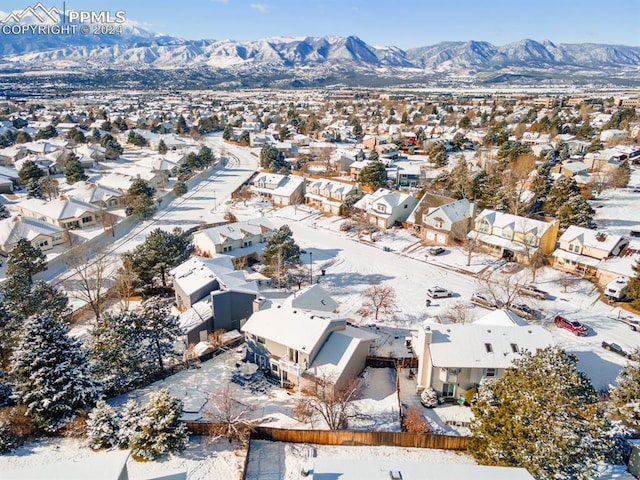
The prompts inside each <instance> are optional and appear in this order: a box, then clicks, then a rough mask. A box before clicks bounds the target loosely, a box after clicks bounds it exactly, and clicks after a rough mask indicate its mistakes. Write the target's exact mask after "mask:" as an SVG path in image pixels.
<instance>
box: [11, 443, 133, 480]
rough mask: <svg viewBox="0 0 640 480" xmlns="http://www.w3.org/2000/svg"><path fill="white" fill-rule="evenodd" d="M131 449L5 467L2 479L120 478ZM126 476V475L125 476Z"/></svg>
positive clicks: (68, 479) (95, 479)
mask: <svg viewBox="0 0 640 480" xmlns="http://www.w3.org/2000/svg"><path fill="white" fill-rule="evenodd" d="M129 453H130V451H129V450H118V449H115V450H107V451H104V450H103V451H100V452H94V453H93V454H92V455H91V456H88V457H85V458H80V459H79V460H78V459H75V458H74V459H69V460H67V461H61V462H47V461H43V462H41V463H39V464H37V465H32V466H29V467H25V468H19V469H3V470H2V480H24V479H27V478H28V479H29V480H51V479H54V478H64V479H65V480H86V479H87V478H91V479H92V480H118V479H120V478H123V476H122V473H123V471H125V470H126V466H127V459H128V458H129ZM125 478H126V477H125Z"/></svg>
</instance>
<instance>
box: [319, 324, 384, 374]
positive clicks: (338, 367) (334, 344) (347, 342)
mask: <svg viewBox="0 0 640 480" xmlns="http://www.w3.org/2000/svg"><path fill="white" fill-rule="evenodd" d="M376 338H378V335H375V334H373V333H370V332H367V331H365V330H361V329H358V328H354V327H352V326H350V325H347V327H346V328H345V329H344V330H339V331H337V332H331V334H330V335H329V338H327V340H326V341H325V342H324V344H323V345H322V348H321V349H320V351H319V352H318V354H317V355H316V358H315V359H314V360H313V362H311V365H310V366H309V368H311V369H312V370H313V372H314V375H316V376H319V377H324V378H336V379H337V378H340V377H341V376H342V373H343V372H344V370H345V368H346V367H347V365H348V364H349V361H350V360H351V357H352V356H353V354H354V353H355V351H356V349H357V348H358V345H360V343H362V342H372V341H374V340H375V339H376Z"/></svg>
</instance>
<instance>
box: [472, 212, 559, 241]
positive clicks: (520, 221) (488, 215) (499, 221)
mask: <svg viewBox="0 0 640 480" xmlns="http://www.w3.org/2000/svg"><path fill="white" fill-rule="evenodd" d="M485 219H486V220H487V221H488V222H489V224H490V225H492V226H493V227H498V228H505V227H508V226H510V227H511V228H512V229H513V231H514V232H522V233H533V234H535V235H536V236H537V237H541V236H542V235H544V232H546V231H547V230H548V229H549V228H550V227H551V225H552V224H553V223H552V222H545V221H542V220H536V219H534V218H526V217H521V216H519V215H512V214H511V213H504V212H496V211H495V210H489V209H485V210H483V211H482V212H480V214H479V215H478V216H477V217H476V220H475V221H476V224H478V223H480V222H481V221H482V220H485Z"/></svg>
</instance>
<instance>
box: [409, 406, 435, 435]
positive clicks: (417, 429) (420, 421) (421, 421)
mask: <svg viewBox="0 0 640 480" xmlns="http://www.w3.org/2000/svg"><path fill="white" fill-rule="evenodd" d="M402 426H403V427H404V429H405V430H406V431H407V432H410V433H427V432H430V431H431V425H429V422H427V420H426V419H425V418H424V415H423V414H422V408H420V407H419V406H418V405H411V406H410V407H409V408H408V409H407V413H405V415H404V420H403V421H402Z"/></svg>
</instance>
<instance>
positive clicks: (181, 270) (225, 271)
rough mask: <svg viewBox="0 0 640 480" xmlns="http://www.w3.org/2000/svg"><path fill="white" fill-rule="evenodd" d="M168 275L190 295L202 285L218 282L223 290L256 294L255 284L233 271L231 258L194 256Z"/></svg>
mask: <svg viewBox="0 0 640 480" xmlns="http://www.w3.org/2000/svg"><path fill="white" fill-rule="evenodd" d="M169 274H170V275H171V276H172V277H173V282H174V283H175V284H177V285H179V286H180V289H181V290H182V291H183V292H184V293H185V294H186V295H190V294H192V293H195V292H197V291H198V290H199V289H201V288H202V287H203V286H204V285H206V284H208V283H211V282H213V281H214V280H218V282H219V283H220V284H221V285H222V286H223V287H224V288H225V289H233V290H238V291H248V292H251V293H257V292H258V286H257V285H256V282H247V281H246V279H245V277H244V272H243V271H242V270H234V269H233V263H232V262H231V258H230V257H227V256H220V257H215V258H205V257H198V256H194V257H191V258H190V259H189V260H187V261H186V262H184V263H182V264H180V265H178V266H177V267H176V268H174V269H172V270H171V271H170V272H169Z"/></svg>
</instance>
